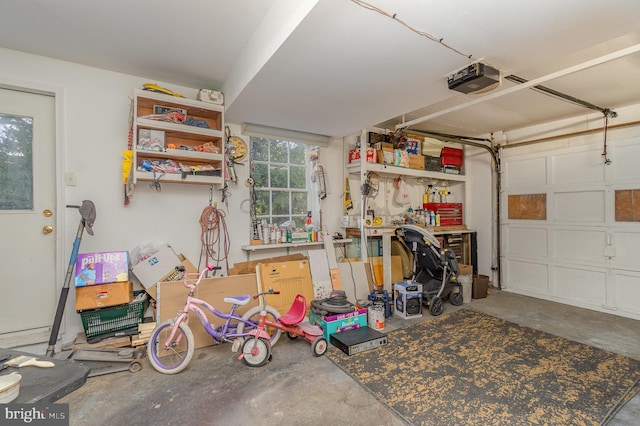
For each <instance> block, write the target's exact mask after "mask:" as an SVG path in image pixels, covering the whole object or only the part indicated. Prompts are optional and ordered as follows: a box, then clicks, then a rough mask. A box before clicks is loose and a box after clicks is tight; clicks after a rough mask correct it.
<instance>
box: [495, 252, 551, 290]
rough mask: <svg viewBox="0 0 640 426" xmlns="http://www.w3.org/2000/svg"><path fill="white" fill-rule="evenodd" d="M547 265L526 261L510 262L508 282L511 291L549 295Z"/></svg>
mask: <svg viewBox="0 0 640 426" xmlns="http://www.w3.org/2000/svg"><path fill="white" fill-rule="evenodd" d="M547 274H548V268H547V265H544V264H542V263H533V262H526V261H517V260H510V261H508V269H507V277H506V282H507V285H508V287H509V288H510V289H513V290H524V291H527V292H534V293H547V292H548V291H549V289H548V285H547V283H548V281H549V278H548V276H547Z"/></svg>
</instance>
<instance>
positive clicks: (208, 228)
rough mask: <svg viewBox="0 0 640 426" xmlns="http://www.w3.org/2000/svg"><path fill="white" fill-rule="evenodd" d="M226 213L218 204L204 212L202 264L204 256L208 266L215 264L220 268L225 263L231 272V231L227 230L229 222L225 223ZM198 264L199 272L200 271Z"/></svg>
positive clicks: (202, 218) (201, 218)
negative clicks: (211, 263)
mask: <svg viewBox="0 0 640 426" xmlns="http://www.w3.org/2000/svg"><path fill="white" fill-rule="evenodd" d="M225 216H226V214H225V212H224V211H223V210H220V209H219V208H218V203H213V205H211V204H209V205H208V206H207V207H205V208H204V210H203V211H202V215H201V216H200V227H201V230H202V232H201V234H200V241H201V243H202V249H201V251H200V262H202V257H203V255H204V257H205V261H206V264H209V260H211V262H215V263H216V266H218V267H219V266H220V262H222V261H224V262H225V266H226V268H227V272H228V271H229V249H230V247H231V243H230V241H229V231H228V230H227V222H226V221H225ZM200 266H201V265H200V264H198V270H200Z"/></svg>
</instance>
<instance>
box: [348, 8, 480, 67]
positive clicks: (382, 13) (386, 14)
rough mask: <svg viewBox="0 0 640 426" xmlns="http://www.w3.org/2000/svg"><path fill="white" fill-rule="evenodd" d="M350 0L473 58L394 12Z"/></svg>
mask: <svg viewBox="0 0 640 426" xmlns="http://www.w3.org/2000/svg"><path fill="white" fill-rule="evenodd" d="M351 1H352V2H354V3H355V4H357V5H358V6H360V7H364V8H365V9H369V10H373V11H374V12H378V13H379V14H381V15H384V16H386V17H388V18H391V19H393V20H394V21H396V22H398V23H399V24H401V25H403V26H405V27H406V28H408V29H410V30H411V31H413V32H414V33H416V34H418V35H421V36H422V37H426V38H428V39H429V40H431V41H433V42H436V43H438V44H441V45H442V46H444V47H446V48H447V49H449V50H452V51H454V52H456V53H457V54H458V55H461V56H464V57H465V58H467V59H473V55H470V54H467V53H464V52H461V51H460V50H458V49H456V48H454V47H452V46H450V45H449V44H447V43H445V42H444V39H443V38H438V37H436V36H434V35H433V34H429V33H428V32H425V31H420V30H418V29H416V28H414V27H412V26H411V25H409V24H407V23H406V22H405V21H403V20H402V19H400V18H398V16H397V14H395V13H394V14H393V15H392V14H391V13H389V12H386V11H384V10H382V9H380V8H378V7H376V6H374V5H372V4H369V3H367V2H365V1H362V0H351Z"/></svg>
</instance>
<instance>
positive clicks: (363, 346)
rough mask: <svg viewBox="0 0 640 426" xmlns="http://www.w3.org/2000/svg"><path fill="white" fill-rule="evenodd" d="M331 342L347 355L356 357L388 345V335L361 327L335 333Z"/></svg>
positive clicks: (331, 337)
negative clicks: (355, 355) (358, 354)
mask: <svg viewBox="0 0 640 426" xmlns="http://www.w3.org/2000/svg"><path fill="white" fill-rule="evenodd" d="M329 341H330V342H331V344H332V345H333V346H335V347H336V348H338V349H340V350H341V351H342V352H344V353H345V354H347V355H354V354H357V353H360V352H364V351H367V350H369V349H375V348H378V347H380V346H384V345H386V344H387V335H386V334H383V333H380V332H379V331H377V330H374V329H372V328H369V327H359V328H354V329H352V330H347V331H341V332H340V333H333V334H332V335H331V336H329Z"/></svg>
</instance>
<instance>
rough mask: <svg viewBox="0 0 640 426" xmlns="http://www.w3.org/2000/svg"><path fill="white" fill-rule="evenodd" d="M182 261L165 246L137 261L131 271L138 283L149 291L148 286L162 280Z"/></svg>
mask: <svg viewBox="0 0 640 426" xmlns="http://www.w3.org/2000/svg"><path fill="white" fill-rule="evenodd" d="M181 262H182V261H181V260H180V258H179V257H178V255H176V254H175V252H174V251H173V249H172V248H171V247H166V248H164V249H162V250H160V251H158V252H156V253H154V254H153V255H151V256H149V257H148V258H146V259H144V260H142V261H140V262H138V264H137V265H135V266H134V267H133V268H132V269H131V272H133V275H135V276H136V278H137V279H138V280H139V281H140V284H142V286H143V287H144V288H145V290H147V292H149V288H150V287H151V286H152V285H154V284H155V283H157V282H158V281H160V280H162V278H164V277H166V276H167V275H168V274H171V273H173V271H174V270H175V267H176V266H179V265H180V263H181Z"/></svg>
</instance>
